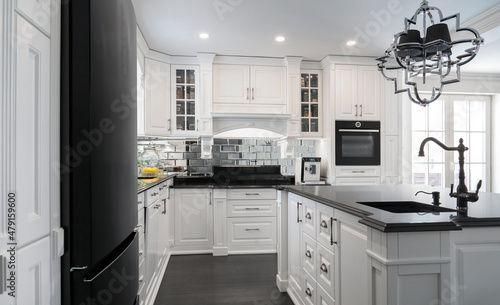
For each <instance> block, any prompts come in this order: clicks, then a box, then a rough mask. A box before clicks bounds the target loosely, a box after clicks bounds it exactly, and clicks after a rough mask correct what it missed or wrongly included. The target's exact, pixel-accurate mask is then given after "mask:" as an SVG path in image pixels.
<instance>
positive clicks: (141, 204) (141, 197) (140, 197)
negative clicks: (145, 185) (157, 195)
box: [137, 192, 146, 211]
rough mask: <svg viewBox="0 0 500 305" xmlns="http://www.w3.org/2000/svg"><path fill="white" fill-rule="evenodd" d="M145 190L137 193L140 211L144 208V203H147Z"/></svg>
mask: <svg viewBox="0 0 500 305" xmlns="http://www.w3.org/2000/svg"><path fill="white" fill-rule="evenodd" d="M144 194H145V192H142V193H140V194H139V195H137V210H138V211H140V210H142V209H143V208H144V203H145V198H146V197H145V195H144Z"/></svg>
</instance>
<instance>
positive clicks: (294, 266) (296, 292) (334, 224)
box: [278, 193, 368, 305]
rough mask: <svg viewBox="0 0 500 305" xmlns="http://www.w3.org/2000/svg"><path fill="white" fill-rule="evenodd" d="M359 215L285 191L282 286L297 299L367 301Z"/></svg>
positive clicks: (312, 303) (310, 302)
mask: <svg viewBox="0 0 500 305" xmlns="http://www.w3.org/2000/svg"><path fill="white" fill-rule="evenodd" d="M358 220H359V218H357V217H355V216H352V215H350V214H347V213H344V212H342V211H339V210H336V209H333V208H332V207H330V206H327V205H324V204H322V203H319V202H315V201H313V200H310V199H308V198H304V197H302V196H299V195H296V194H292V193H289V194H288V253H287V257H288V289H287V291H288V293H289V295H290V297H291V298H292V300H294V302H295V304H296V305H298V304H307V305H316V304H317V305H330V304H332V305H333V304H356V305H364V304H368V295H367V292H368V287H367V284H368V280H367V276H368V256H367V254H366V251H367V237H366V236H367V232H366V228H364V226H363V225H361V224H359V223H358ZM278 260H279V259H278Z"/></svg>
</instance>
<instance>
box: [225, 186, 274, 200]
mask: <svg viewBox="0 0 500 305" xmlns="http://www.w3.org/2000/svg"><path fill="white" fill-rule="evenodd" d="M227 199H274V200H276V190H275V189H271V188H269V189H231V190H228V191H227Z"/></svg>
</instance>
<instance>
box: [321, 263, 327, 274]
mask: <svg viewBox="0 0 500 305" xmlns="http://www.w3.org/2000/svg"><path fill="white" fill-rule="evenodd" d="M320 269H321V271H323V272H324V273H328V268H326V265H325V264H321V267H320Z"/></svg>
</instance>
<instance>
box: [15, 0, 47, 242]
mask: <svg viewBox="0 0 500 305" xmlns="http://www.w3.org/2000/svg"><path fill="white" fill-rule="evenodd" d="M24 2H25V1H24ZM15 20H16V26H17V29H19V30H20V31H21V32H22V33H20V34H19V35H18V40H17V43H15V46H16V47H17V52H16V61H15V63H16V65H15V69H16V76H17V78H16V91H15V92H16V109H18V111H16V119H15V122H16V123H15V124H16V127H15V135H16V140H15V141H13V142H12V143H13V144H14V145H15V156H16V158H15V160H16V171H17V175H15V177H16V184H15V185H17V187H18V188H19V190H18V191H19V192H18V193H17V194H16V201H17V202H19V203H20V204H18V205H17V227H18V231H17V243H18V244H19V245H26V244H28V243H30V242H32V241H35V240H37V239H40V238H42V237H43V236H46V235H48V234H49V232H50V220H51V216H52V214H51V213H50V212H49V211H50V204H51V202H50V190H51V186H50V181H51V179H50V174H51V164H52V163H51V161H50V150H51V147H50V141H49V139H50V137H51V134H50V115H51V113H50V109H51V102H50V88H51V87H50V39H49V38H47V36H45V35H44V34H42V32H40V31H39V30H38V29H36V28H35V27H34V26H32V25H31V24H30V23H28V21H26V20H25V19H23V18H22V17H20V16H19V15H18V14H15ZM28 32H29V33H30V35H25V34H23V33H28ZM21 203H22V204H21Z"/></svg>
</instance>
